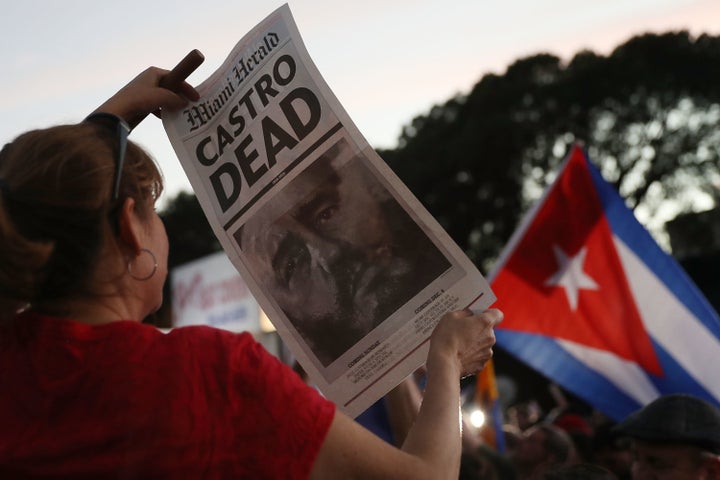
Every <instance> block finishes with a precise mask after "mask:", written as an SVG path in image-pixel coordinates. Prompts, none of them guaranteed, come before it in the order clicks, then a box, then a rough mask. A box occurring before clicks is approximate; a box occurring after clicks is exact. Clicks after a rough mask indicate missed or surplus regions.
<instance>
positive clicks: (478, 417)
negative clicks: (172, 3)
mask: <svg viewBox="0 0 720 480" xmlns="http://www.w3.org/2000/svg"><path fill="white" fill-rule="evenodd" d="M470 425H472V426H473V427H475V428H480V427H482V426H483V425H485V414H484V413H483V412H482V410H473V411H472V413H470Z"/></svg>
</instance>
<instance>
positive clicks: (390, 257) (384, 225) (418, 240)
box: [163, 5, 495, 417]
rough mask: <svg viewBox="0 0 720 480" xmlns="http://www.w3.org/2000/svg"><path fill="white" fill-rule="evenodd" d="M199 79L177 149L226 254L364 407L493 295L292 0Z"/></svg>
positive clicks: (331, 385) (334, 394) (171, 129)
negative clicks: (453, 315)
mask: <svg viewBox="0 0 720 480" xmlns="http://www.w3.org/2000/svg"><path fill="white" fill-rule="evenodd" d="M197 89H198V91H199V93H200V95H201V98H200V100H198V101H197V102H195V103H192V104H190V105H189V106H188V107H187V108H186V109H184V110H182V111H178V112H174V113H173V114H170V115H168V114H164V115H163V123H164V126H165V130H166V132H167V134H168V136H169V138H170V141H171V143H172V145H173V148H174V149H175V152H176V153H177V156H178V158H179V159H180V161H181V163H182V166H183V168H184V170H185V172H186V174H187V176H188V178H189V180H190V183H191V185H192V187H193V189H194V191H195V194H196V195H197V198H198V200H199V202H200V205H201V206H202V208H203V210H204V212H205V214H206V215H207V217H208V220H209V222H210V225H211V226H212V228H213V230H214V232H215V234H216V235H217V237H218V239H219V241H220V243H221V244H222V246H223V248H224V249H225V252H226V253H227V255H228V257H229V258H230V260H231V261H232V262H233V264H234V265H235V267H236V268H237V269H238V271H239V272H240V274H241V275H242V277H243V278H244V279H245V281H246V282H247V284H248V286H249V287H250V290H251V291H252V293H253V295H254V296H255V298H256V299H257V301H258V303H259V304H260V306H261V307H262V309H263V310H264V311H265V312H266V313H267V315H268V317H269V318H270V319H271V321H272V322H273V324H274V325H275V327H276V328H277V331H278V333H279V334H280V336H281V338H282V339H283V341H284V342H285V343H286V344H287V346H288V348H289V349H290V351H291V352H292V353H293V355H294V356H295V357H296V358H297V359H298V361H299V362H300V364H301V365H302V366H303V368H304V369H305V370H306V372H307V373H308V375H309V377H310V379H311V381H312V382H314V384H315V385H316V386H317V387H318V388H319V389H320V391H321V392H322V393H323V394H324V395H325V396H326V397H327V398H329V399H330V400H332V401H334V402H335V403H336V404H337V406H338V408H339V409H340V410H342V411H344V412H345V413H347V414H348V415H351V416H353V417H354V416H357V415H358V414H360V413H362V411H364V410H365V409H366V408H367V407H369V406H370V405H371V404H372V403H374V402H375V401H377V400H378V399H379V398H381V397H382V396H383V395H384V394H386V393H387V392H388V391H389V390H391V389H392V388H393V387H394V386H395V385H397V384H398V383H400V381H402V380H403V379H404V378H405V377H407V376H408V375H410V374H411V373H412V372H413V371H414V370H416V369H417V368H418V367H419V366H421V365H422V364H424V362H425V359H426V357H427V350H428V346H429V336H430V334H431V332H432V330H433V328H434V326H435V325H436V324H437V322H438V320H439V319H440V317H441V316H442V315H443V314H444V313H446V312H448V311H451V310H456V309H462V308H466V307H470V306H471V308H473V309H474V310H483V309H485V308H487V307H488V306H489V305H490V304H491V303H493V302H494V301H495V296H494V295H493V293H492V291H491V289H490V287H489V286H488V284H487V282H486V280H485V279H484V278H483V276H482V275H481V274H480V272H479V271H478V270H477V269H476V268H475V266H474V265H473V264H472V262H470V260H469V259H468V258H467V257H466V255H465V254H464V253H463V252H462V251H461V250H460V249H459V248H458V246H457V245H456V244H455V243H454V242H453V241H452V240H451V238H450V237H449V236H448V235H447V233H446V232H445V231H444V230H443V229H442V228H441V227H440V225H439V224H438V223H437V222H436V221H435V220H434V219H433V218H432V216H431V215H429V213H428V212H427V211H426V210H425V208H424V207H423V206H422V205H421V204H420V202H419V201H418V200H417V199H416V198H415V197H414V196H413V195H412V193H411V192H410V191H409V190H408V189H407V188H406V187H405V185H404V184H403V183H402V182H401V181H400V180H399V179H398V178H397V177H396V175H395V174H394V173H393V172H392V170H390V168H389V167H388V166H387V165H386V164H385V163H384V162H383V160H382V159H381V158H380V157H379V155H378V154H377V153H376V152H375V151H374V150H373V149H372V148H371V147H370V145H369V144H368V142H367V141H366V140H365V138H364V137H363V136H362V135H361V133H360V132H359V131H358V129H357V127H356V126H355V125H354V124H353V122H352V121H351V119H350V118H349V116H348V114H347V113H346V112H345V110H344V109H343V107H342V106H341V105H340V103H339V101H338V100H337V98H336V97H335V96H334V94H333V93H332V91H331V90H330V88H329V87H328V86H327V84H326V83H325V81H324V80H323V78H322V76H321V75H320V73H319V71H318V70H317V68H316V67H315V65H314V63H313V62H312V60H311V59H310V56H309V55H308V53H307V51H306V49H305V46H304V44H303V42H302V39H301V37H300V33H299V32H298V29H297V26H296V25H295V22H294V20H293V18H292V14H291V13H290V8H289V7H288V6H287V5H283V6H282V7H280V8H278V9H277V10H276V11H275V12H273V13H272V14H270V15H269V16H268V17H267V18H266V19H265V20H263V21H262V22H261V23H260V24H258V25H257V26H256V27H255V28H254V29H253V30H252V31H251V32H249V33H248V34H247V35H246V36H245V37H243V38H242V39H241V40H240V42H239V43H238V44H237V45H236V46H235V47H234V49H233V50H232V52H231V53H230V55H229V56H228V58H227V60H226V61H225V62H224V63H223V64H222V65H221V66H220V68H218V69H217V70H216V71H215V72H214V73H213V74H212V75H211V76H210V77H209V78H208V79H207V80H206V81H204V82H203V83H202V84H201V85H199V86H198V87H197ZM448 201H451V200H450V199H448Z"/></svg>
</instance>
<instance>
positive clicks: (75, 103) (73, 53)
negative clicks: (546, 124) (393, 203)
mask: <svg viewBox="0 0 720 480" xmlns="http://www.w3.org/2000/svg"><path fill="white" fill-rule="evenodd" d="M281 4H282V2H269V1H264V0H263V1H256V2H239V1H229V0H223V1H220V0H203V1H202V2H188V1H184V0H172V1H170V0H159V1H158V0H152V1H149V0H143V1H139V0H126V1H124V2H106V1H97V0H64V1H62V2H58V1H53V0H27V1H23V2H5V5H3V14H2V16H0V32H2V39H3V41H2V42H1V43H0V52H2V56H3V58H5V66H4V67H3V74H2V75H0V86H1V87H2V92H3V95H2V97H0V112H2V116H1V117H0V140H2V141H3V142H7V141H10V140H11V139H12V138H14V137H15V136H17V135H18V134H20V133H22V132H23V131H25V130H28V129H31V128H36V127H45V126H50V125H53V124H57V123H67V122H77V121H79V120H81V119H82V118H83V117H84V116H85V115H86V114H87V113H89V112H90V111H92V110H93V109H94V108H95V107H96V106H97V105H99V104H100V103H102V101H103V100H104V99H106V98H107V97H108V96H110V95H111V94H112V93H114V92H115V91H116V90H117V89H119V88H120V87H121V86H122V85H124V84H125V83H126V82H127V81H128V80H130V79H131V78H132V77H134V76H135V75H136V74H137V73H139V72H140V71H141V70H143V69H144V68H146V67H147V66H150V65H157V66H161V67H164V68H171V67H172V66H174V65H175V64H176V63H177V62H178V61H179V60H180V59H181V58H182V57H183V56H184V55H185V54H186V53H187V52H188V51H190V50H192V49H193V48H197V49H199V50H200V51H201V52H203V53H204V55H205V57H206V61H205V64H203V66H202V67H201V68H200V69H198V71H197V72H195V73H194V74H193V75H192V76H191V77H190V78H189V81H190V82H191V83H193V84H199V83H200V82H202V81H203V80H204V79H205V78H207V77H208V76H209V75H210V73H211V72H212V71H213V70H215V69H216V68H217V67H219V66H220V64H221V63H222V62H223V61H224V60H225V58H226V56H227V55H228V54H229V53H230V50H231V49H232V48H233V46H234V45H235V44H236V43H237V42H238V40H240V38H241V37H242V36H243V35H244V34H245V33H246V32H247V31H249V30H250V29H251V28H252V27H253V26H254V25H255V24H256V23H258V22H259V21H261V20H262V19H263V18H264V17H265V16H267V15H268V14H269V13H271V12H272V11H273V10H274V9H275V8H277V7H279V6H280V5H281ZM290 8H291V10H292V12H293V16H294V17H295V21H296V23H297V24H298V28H299V30H300V33H301V35H302V36H303V39H304V41H305V44H306V47H307V49H308V51H309V53H310V56H311V57H312V58H313V60H314V61H315V63H316V65H317V67H318V69H319V70H320V72H321V74H322V75H323V76H324V78H325V80H326V81H327V83H328V84H329V85H330V88H331V89H332V90H333V91H334V93H335V94H336V95H337V97H338V98H339V100H340V102H341V103H342V104H343V105H344V107H345V109H346V110H347V111H348V113H349V114H350V117H351V118H352V119H353V120H354V121H355V123H356V124H357V126H358V128H359V129H360V131H361V132H362V133H363V134H364V135H365V137H366V138H367V139H368V141H369V142H370V144H371V145H373V146H375V147H385V148H389V147H394V146H395V145H396V141H397V138H398V136H399V135H400V132H401V129H402V127H403V125H406V124H408V123H409V122H410V121H411V120H412V118H413V117H415V116H417V115H420V114H424V113H427V111H428V110H429V109H430V108H431V107H432V106H433V105H435V104H440V103H444V102H445V101H446V100H448V99H449V98H451V97H452V96H454V95H456V94H458V93H460V94H462V93H467V92H469V90H470V89H471V88H472V86H473V85H474V84H475V83H476V82H477V81H478V80H479V79H480V78H481V77H482V75H484V74H485V73H488V72H494V73H498V74H501V73H503V72H504V71H505V68H506V67H507V66H508V65H509V64H510V63H512V62H513V61H515V60H517V59H518V58H521V57H524V56H528V55H531V54H535V53H539V52H549V53H553V54H556V55H558V56H560V57H561V58H563V59H569V58H571V57H572V55H573V54H575V53H577V52H578V51H580V50H582V49H590V50H593V51H595V52H598V53H603V54H607V53H609V52H610V51H611V50H612V49H613V48H614V47H615V46H617V45H619V44H620V43H622V42H624V41H625V40H627V39H629V38H630V37H632V36H633V35H636V34H640V33H644V32H648V31H652V32H666V31H670V30H680V29H687V30H690V31H691V32H692V33H694V34H700V33H711V34H714V35H718V34H720V3H718V1H717V0H603V1H601V2H577V1H570V0H542V1H537V0H506V1H503V2H497V1H488V0H453V1H442V2H441V1H430V0H412V1H411V0H390V1H388V0H366V1H364V2H337V1H329V0H297V1H295V2H290ZM131 138H132V139H133V140H135V141H136V142H138V143H140V144H141V145H143V146H145V147H146V148H147V149H148V150H149V151H150V152H151V153H152V154H153V156H154V157H155V158H156V159H157V160H158V162H159V164H160V166H161V168H162V170H163V172H164V174H165V178H166V184H167V185H166V191H167V194H168V195H169V196H173V195H174V194H175V193H177V192H178V191H179V190H181V189H184V190H189V189H190V186H189V182H188V181H187V179H186V178H185V174H184V173H183V171H182V168H181V167H180V165H179V162H178V161H177V159H176V158H175V154H174V152H173V150H172V147H171V146H170V142H169V141H168V139H167V137H166V136H165V133H164V131H163V129H162V125H161V122H160V121H159V120H157V119H155V118H154V117H149V118H148V120H146V121H145V122H143V123H142V124H141V125H140V126H139V127H138V128H136V129H135V131H133V133H132V137H131ZM165 198H167V196H166V197H165Z"/></svg>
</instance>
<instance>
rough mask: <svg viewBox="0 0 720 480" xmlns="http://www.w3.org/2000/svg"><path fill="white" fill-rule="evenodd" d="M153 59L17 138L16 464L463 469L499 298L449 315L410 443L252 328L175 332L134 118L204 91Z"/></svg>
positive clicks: (11, 369)
mask: <svg viewBox="0 0 720 480" xmlns="http://www.w3.org/2000/svg"><path fill="white" fill-rule="evenodd" d="M167 73H168V71H167V70H162V69H159V68H155V67H151V68H149V69H147V70H145V71H144V72H142V73H141V74H139V75H138V76H137V77H136V78H134V79H133V80H131V81H130V82H129V83H128V84H127V85H126V86H125V87H123V88H122V89H121V90H120V91H118V92H117V93H116V94H115V95H113V96H112V97H111V98H110V99H109V100H108V101H106V102H105V103H103V104H102V105H101V106H100V107H99V108H98V109H97V111H96V112H95V113H94V114H93V115H91V116H90V117H89V118H88V119H86V120H85V121H83V122H81V123H79V124H75V125H61V126H56V127H51V128H46V129H41V130H34V131H30V132H26V133H24V134H21V135H20V136H18V137H17V138H15V139H14V140H13V141H12V142H10V143H9V144H6V145H5V146H4V147H3V149H2V151H0V371H1V372H2V375H0V425H2V428H0V478H48V477H50V478H72V479H91V478H92V479H95V478H123V479H132V478H152V479H166V478H167V479H169V478H172V479H176V478H198V479H199V478H205V479H221V478H257V479H262V478H288V479H290V478H292V479H295V478H312V479H322V478H327V479H337V478H343V479H352V478H363V479H373V478H393V479H439V478H454V477H457V475H458V473H459V465H460V455H461V432H460V421H459V408H458V405H459V402H460V384H459V383H460V382H459V379H460V378H461V377H462V376H463V375H467V374H470V373H474V372H477V371H479V370H481V369H482V367H483V366H484V364H485V363H486V362H487V360H488V359H489V358H490V357H491V355H492V346H493V344H494V341H495V337H494V333H493V327H494V325H495V324H496V323H497V322H499V321H500V320H501V319H502V313H501V312H500V311H498V310H494V309H490V310H487V311H484V312H478V313H473V312H471V311H468V310H460V311H455V312H450V313H447V314H445V315H444V316H443V317H442V318H441V319H440V321H439V323H438V325H437V327H436V328H435V329H434V331H433V333H432V336H431V339H430V346H429V353H428V357H427V363H426V368H427V382H426V384H425V390H424V396H423V402H422V405H421V407H420V410H419V411H418V413H417V417H416V418H415V422H414V423H413V425H412V427H411V428H410V430H409V432H408V433H407V437H406V439H405V442H404V443H403V445H402V448H401V449H399V448H396V447H394V446H392V445H390V444H388V443H387V442H384V441H382V440H381V439H379V438H377V437H376V436H374V435H373V434H371V433H370V432H368V431H367V430H365V429H364V428H362V427H361V426H360V425H358V424H357V423H356V422H354V421H353V420H352V419H350V418H349V417H347V416H346V415H344V414H343V413H341V412H340V411H338V410H336V408H335V406H334V405H333V404H332V403H331V402H329V401H328V400H326V399H324V398H323V397H322V396H321V395H320V394H319V393H318V392H317V391H316V390H315V389H313V388H312V387H310V386H308V385H306V384H305V383H303V382H302V380H301V379H300V378H299V377H298V376H297V375H296V374H295V373H294V372H293V371H292V370H291V369H290V367H288V366H286V365H284V364H283V363H281V362H280V361H279V360H277V359H276V358H275V357H273V356H271V355H270V354H268V353H267V352H266V351H265V350H264V349H263V348H262V347H261V346H260V345H259V344H258V343H256V342H255V341H254V340H253V339H252V337H251V335H249V334H247V333H245V334H235V333H230V332H227V331H223V330H218V329H213V328H211V327H206V326H195V327H183V328H177V329H174V330H172V331H170V332H169V333H163V332H161V331H159V330H158V329H156V328H155V327H153V326H151V325H147V324H144V323H142V320H143V319H144V318H145V317H146V316H147V315H148V314H150V313H151V312H153V311H154V310H156V309H157V308H158V307H159V306H160V304H161V302H162V285H163V283H164V280H165V277H166V274H167V263H166V261H167V252H168V239H167V236H166V234H165V230H164V227H163V224H162V221H161V220H160V218H159V216H158V215H157V213H156V212H155V210H154V207H155V202H156V201H157V199H158V196H159V195H160V193H161V191H162V181H161V176H160V172H159V171H158V169H157V167H156V166H155V164H154V162H153V161H152V159H151V158H150V157H149V155H148V154H147V153H146V152H145V151H143V150H142V149H141V148H140V147H139V146H137V145H136V144H134V143H133V142H132V141H128V133H129V132H130V130H131V129H132V128H133V127H134V126H135V125H136V123H137V122H138V121H139V120H138V119H142V118H144V117H145V116H146V115H147V114H148V113H151V112H159V113H160V115H162V112H163V111H165V110H166V109H176V108H180V107H182V106H183V105H186V103H187V100H188V99H190V100H193V99H197V98H198V95H197V92H195V90H194V89H193V88H192V87H191V86H190V85H189V84H187V83H182V84H181V85H180V86H177V87H173V88H174V89H173V90H170V89H167V88H163V87H161V86H160V81H161V79H162V78H163V77H164V76H165V75H167Z"/></svg>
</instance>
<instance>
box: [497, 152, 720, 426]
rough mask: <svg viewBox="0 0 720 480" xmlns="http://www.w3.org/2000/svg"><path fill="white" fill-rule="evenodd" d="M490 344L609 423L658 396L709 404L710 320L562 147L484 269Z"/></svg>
mask: <svg viewBox="0 0 720 480" xmlns="http://www.w3.org/2000/svg"><path fill="white" fill-rule="evenodd" d="M490 278H491V284H492V289H493V291H494V292H495V294H496V295H497V298H498V301H497V303H496V306H497V307H498V308H500V309H501V310H503V312H504V313H505V319H504V321H503V322H502V323H501V324H500V325H498V327H497V328H496V337H497V344H498V345H499V346H501V347H502V348H504V349H505V350H506V351H508V352H509V353H511V354H512V355H514V356H516V357H517V358H519V359H520V360H521V361H523V362H524V363H526V364H527V365H529V366H531V367H532V368H534V369H536V370H537V371H539V372H540V373H542V374H544V375H545V376H546V377H548V378H550V379H551V380H553V381H554V382H556V383H558V384H559V385H561V386H563V387H564V388H566V389H567V390H568V391H570V392H572V393H574V394H575V395H577V396H579V397H580V398H582V399H584V400H585V401H587V402H588V403H589V404H590V405H592V406H594V407H595V408H597V409H598V410H599V411H600V412H603V413H604V414H606V415H607V416H609V417H610V418H612V419H615V420H620V419H622V418H624V417H625V416H626V415H628V414H629V413H631V412H633V411H635V410H636V409H638V408H640V407H641V406H643V405H645V404H647V403H648V402H650V401H652V400H653V399H655V398H656V397H658V396H659V395H663V394H667V393H676V392H684V393H689V394H692V395H695V396H698V397H701V398H704V399H706V400H709V401H711V402H714V403H715V404H718V405H720V319H719V318H718V315H717V313H716V312H715V311H714V310H713V308H712V307H711V306H710V304H709V303H708V301H707V300H706V299H705V297H704V296H703V295H702V293H701V292H700V291H699V289H698V288H697V287H696V286H695V285H694V284H693V283H692V281H691V280H690V279H689V277H688V276H687V274H686V273H685V271H684V270H683V269H682V268H681V267H680V266H679V265H678V263H677V262H676V261H675V260H674V259H673V258H672V257H670V256H669V255H667V254H666V253H665V252H664V251H663V250H662V249H661V248H660V247H659V246H658V245H657V244H656V243H655V241H654V240H653V239H652V237H651V236H650V234H649V233H648V232H647V231H646V230H645V229H644V228H643V227H642V226H641V225H640V223H639V222H638V221H637V220H636V219H635V217H634V216H633V214H632V212H631V211H630V210H629V209H628V208H627V207H626V205H625V202H624V201H623V199H622V198H621V197H620V196H619V195H618V193H617V191H616V190H615V189H614V188H613V187H612V186H611V185H610V184H608V183H607V182H605V181H604V179H603V178H602V176H601V175H600V173H599V172H598V171H597V169H596V168H595V167H594V166H593V165H592V164H591V163H590V162H589V160H588V159H587V157H586V156H585V154H584V152H583V151H582V150H581V149H580V148H579V147H574V148H573V150H572V152H571V154H570V155H569V157H568V158H567V159H566V161H565V163H564V164H563V166H562V167H561V170H560V173H559V174H558V177H557V179H556V180H555V182H554V183H553V184H552V185H551V186H550V187H548V189H547V191H546V192H545V193H544V196H543V198H542V199H541V200H540V201H539V202H538V204H537V205H535V207H534V209H533V210H532V211H531V212H530V213H529V214H528V215H527V216H526V218H525V219H524V220H523V222H522V224H521V225H520V227H519V228H518V230H517V231H516V232H515V234H514V235H513V237H512V238H511V240H510V242H509V243H508V245H507V246H506V248H505V250H504V252H503V254H502V255H501V257H500V259H499V261H498V264H497V265H496V267H495V269H494V273H493V274H491V275H490Z"/></svg>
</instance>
